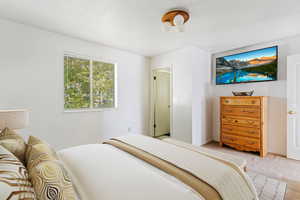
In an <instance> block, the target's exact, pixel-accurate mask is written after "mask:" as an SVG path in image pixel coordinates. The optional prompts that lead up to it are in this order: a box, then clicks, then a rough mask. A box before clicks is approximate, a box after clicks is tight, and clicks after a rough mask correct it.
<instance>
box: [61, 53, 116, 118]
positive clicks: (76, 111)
mask: <svg viewBox="0 0 300 200" xmlns="http://www.w3.org/2000/svg"><path fill="white" fill-rule="evenodd" d="M65 56H70V57H75V58H79V59H85V60H89V63H90V64H89V69H90V76H89V78H90V107H89V108H83V109H65V86H64V81H65V80H64V79H65V78H64V59H65ZM93 61H98V62H104V63H110V64H113V65H114V86H115V88H114V106H113V107H111V108H93V91H92V89H93V76H92V73H93V63H92V62H93ZM62 63H63V64H62V69H63V73H62V74H63V81H62V86H63V106H62V107H63V112H65V113H78V112H101V111H112V110H116V109H118V76H117V74H118V65H117V63H116V62H115V61H112V60H107V59H103V58H99V57H93V56H86V55H81V54H77V53H72V52H64V54H63V59H62Z"/></svg>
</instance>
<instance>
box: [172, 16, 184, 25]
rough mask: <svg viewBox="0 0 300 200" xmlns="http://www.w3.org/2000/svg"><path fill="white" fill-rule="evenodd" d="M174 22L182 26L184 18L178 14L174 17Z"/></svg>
mask: <svg viewBox="0 0 300 200" xmlns="http://www.w3.org/2000/svg"><path fill="white" fill-rule="evenodd" d="M173 23H174V24H175V26H182V25H183V24H184V18H183V16H182V15H176V16H175V17H174V20H173Z"/></svg>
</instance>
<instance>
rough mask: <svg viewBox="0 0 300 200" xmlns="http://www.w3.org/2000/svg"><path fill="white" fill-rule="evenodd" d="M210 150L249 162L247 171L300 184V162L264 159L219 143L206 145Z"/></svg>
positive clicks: (270, 157)
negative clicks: (221, 145)
mask: <svg viewBox="0 0 300 200" xmlns="http://www.w3.org/2000/svg"><path fill="white" fill-rule="evenodd" d="M204 147H207V148H209V149H213V150H217V151H221V152H224V153H230V154H232V155H236V156H238V157H242V158H244V159H246V160H247V170H249V171H253V172H257V173H259V174H264V175H265V176H268V177H273V178H276V179H281V180H282V179H283V180H285V179H287V180H292V181H297V182H300V161H296V160H291V159H287V158H285V157H283V156H276V155H272V154H268V155H267V156H266V157H264V158H262V157H260V156H258V155H256V154H252V153H246V152H240V151H236V150H233V149H231V148H227V147H220V146H219V145H218V143H209V144H206V145H204Z"/></svg>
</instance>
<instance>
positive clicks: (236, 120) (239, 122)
mask: <svg viewBox="0 0 300 200" xmlns="http://www.w3.org/2000/svg"><path fill="white" fill-rule="evenodd" d="M223 124H229V125H234V126H244V127H253V128H260V121H259V120H256V119H251V118H241V117H232V116H227V115H226V116H225V115H223V116H222V126H223Z"/></svg>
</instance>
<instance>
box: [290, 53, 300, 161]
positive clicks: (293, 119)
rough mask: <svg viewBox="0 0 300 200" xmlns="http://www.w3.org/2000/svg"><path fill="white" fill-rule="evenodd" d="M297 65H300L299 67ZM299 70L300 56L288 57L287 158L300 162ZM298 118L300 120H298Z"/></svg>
mask: <svg viewBox="0 0 300 200" xmlns="http://www.w3.org/2000/svg"><path fill="white" fill-rule="evenodd" d="M297 65H299V66H298V67H297ZM297 70H300V55H292V56H288V57H287V112H288V113H287V157H288V158H292V159H296V160H300V144H298V145H297V144H296V143H295V142H296V141H297V138H296V137H300V132H299V133H297V132H296V131H297V128H298V130H299V131H300V127H297V120H300V116H299V115H298V113H297V107H298V106H300V105H298V106H297V101H300V99H298V100H297V92H300V88H297V84H296V81H297V78H298V79H299V78H300V77H297ZM297 90H299V91H297ZM297 118H298V119H297ZM296 134H298V135H296ZM298 141H299V139H298Z"/></svg>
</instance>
